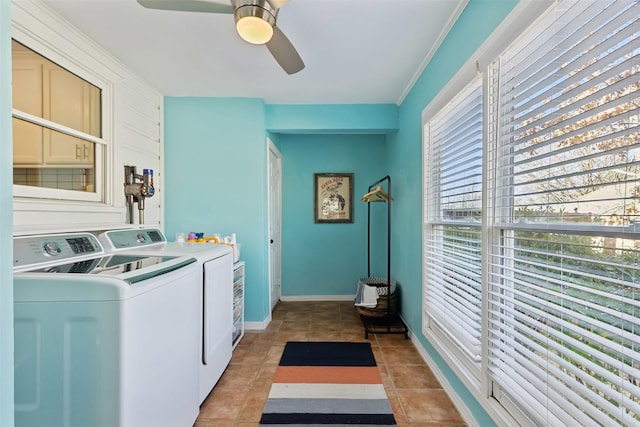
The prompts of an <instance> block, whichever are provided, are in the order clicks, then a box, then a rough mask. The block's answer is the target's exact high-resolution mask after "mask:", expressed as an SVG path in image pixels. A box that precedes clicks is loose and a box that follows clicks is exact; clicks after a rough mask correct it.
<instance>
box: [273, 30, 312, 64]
mask: <svg viewBox="0 0 640 427" xmlns="http://www.w3.org/2000/svg"><path fill="white" fill-rule="evenodd" d="M267 48H268V49H269V52H271V55H273V57H274V58H275V59H276V61H278V64H280V66H281V67H282V68H283V69H284V71H286V72H287V74H295V73H297V72H298V71H300V70H302V69H303V68H304V62H302V58H300V55H299V54H298V52H297V51H296V48H295V47H293V44H291V42H290V41H289V39H288V38H287V36H285V35H284V33H283V32H282V31H280V29H279V28H278V27H277V26H276V25H274V26H273V37H271V40H269V41H268V42H267Z"/></svg>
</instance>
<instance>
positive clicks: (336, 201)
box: [313, 173, 353, 224]
mask: <svg viewBox="0 0 640 427" xmlns="http://www.w3.org/2000/svg"><path fill="white" fill-rule="evenodd" d="M313 222H314V223H316V224H322V223H327V224H339V223H353V173H315V174H313Z"/></svg>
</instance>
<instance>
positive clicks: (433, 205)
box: [423, 78, 482, 377]
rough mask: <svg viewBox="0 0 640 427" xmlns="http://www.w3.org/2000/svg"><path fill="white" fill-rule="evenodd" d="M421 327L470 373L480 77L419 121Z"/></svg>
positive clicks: (476, 344) (477, 273) (477, 264)
mask: <svg viewBox="0 0 640 427" xmlns="http://www.w3.org/2000/svg"><path fill="white" fill-rule="evenodd" d="M423 164H424V167H425V169H424V191H425V195H426V197H425V205H424V236H423V242H424V254H423V256H424V260H425V261H424V266H423V268H424V271H423V280H424V282H425V292H424V308H425V315H426V319H427V321H426V323H425V326H424V328H425V329H427V330H428V331H430V332H432V333H435V334H438V335H440V336H441V337H442V339H443V340H445V341H446V342H447V344H445V345H447V346H448V347H450V348H452V349H453V351H455V352H457V353H459V354H460V358H461V359H462V360H463V363H465V364H467V365H468V367H469V368H468V369H470V370H471V374H472V375H473V376H476V377H477V376H478V374H479V373H478V368H479V362H480V339H481V314H482V313H481V304H480V298H481V280H480V279H481V250H480V243H481V229H480V220H481V214H482V81H481V79H480V78H477V79H476V80H475V81H474V82H472V83H471V84H470V85H469V86H468V87H467V88H466V89H464V90H463V91H462V92H461V93H460V94H459V96H457V97H456V98H455V99H454V100H452V101H451V102H450V103H449V104H448V105H447V106H445V107H444V108H443V109H442V110H441V111H440V112H439V113H438V114H436V115H435V116H434V117H433V118H432V119H431V120H430V121H429V122H428V123H427V124H426V126H425V139H424V163H423Z"/></svg>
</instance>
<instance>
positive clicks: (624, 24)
mask: <svg viewBox="0 0 640 427" xmlns="http://www.w3.org/2000/svg"><path fill="white" fill-rule="evenodd" d="M639 59H640V5H639V4H638V2H637V1H604V0H602V1H582V0H581V1H569V0H565V1H561V2H557V3H556V4H555V5H554V6H553V8H551V9H550V10H549V11H548V12H547V13H545V14H544V15H543V16H542V17H541V19H540V20H539V21H538V22H537V23H536V24H535V25H534V26H532V27H531V28H530V29H528V30H527V31H525V33H524V34H523V35H522V36H521V37H520V38H519V39H518V40H516V41H515V42H513V43H512V44H511V45H510V46H509V47H508V48H507V49H506V50H504V52H503V53H502V54H501V55H500V56H499V57H498V58H497V59H496V60H495V61H494V62H493V63H492V64H491V65H490V66H489V67H488V69H487V70H486V72H485V80H486V81H487V84H486V89H485V92H483V97H484V98H485V100H486V101H485V104H484V106H485V110H486V111H485V120H484V122H483V127H484V129H485V131H484V134H485V136H484V140H483V142H482V147H483V148H482V150H481V152H482V157H483V159H484V160H483V161H484V168H483V169H482V171H483V172H484V173H483V175H482V180H481V182H482V188H483V191H481V193H480V194H481V195H482V200H483V203H482V204H481V205H480V204H479V203H478V202H476V204H475V205H474V204H473V203H470V201H467V200H465V199H463V198H462V195H461V194H458V193H455V192H452V191H451V189H450V188H449V187H447V186H444V185H441V183H444V182H453V181H456V180H458V181H459V182H461V183H464V184H465V185H470V184H468V180H469V179H471V178H470V177H471V176H472V175H474V173H472V172H471V170H470V169H469V168H462V167H458V168H459V170H456V168H457V167H456V166H455V164H454V163H453V162H452V160H451V159H445V158H443V160H439V159H438V157H437V156H434V155H433V154H431V153H433V152H434V151H433V150H434V143H435V144H436V148H437V144H439V143H438V141H437V140H436V139H434V136H433V132H432V131H433V127H434V126H435V125H439V123H442V122H444V123H445V125H446V126H447V129H449V130H452V129H455V126H456V125H455V123H456V122H457V120H460V119H461V118H462V117H463V115H462V114H460V113H458V112H455V111H453V110H452V111H448V112H447V109H448V108H449V107H446V109H443V110H442V111H441V112H439V113H438V114H436V115H434V116H433V117H432V118H430V119H429V120H428V121H426V122H425V137H424V138H425V139H424V146H425V160H424V176H425V188H424V192H425V194H424V201H425V207H424V210H425V231H424V237H423V241H424V248H425V250H424V258H425V260H424V265H425V267H424V275H423V286H424V295H425V304H424V307H425V314H424V318H425V322H426V324H427V325H426V326H425V328H424V330H425V336H427V337H428V338H429V339H430V340H432V341H433V342H435V343H436V345H437V346H439V347H438V348H449V347H450V346H451V344H450V343H449V342H455V346H457V347H459V348H461V349H463V350H465V351H459V352H457V353H451V354H448V355H447V357H450V358H452V359H454V363H453V367H454V369H456V371H457V372H458V374H459V375H460V376H461V377H462V378H465V377H468V373H469V368H468V366H469V361H470V360H476V364H477V365H478V366H479V369H478V370H476V371H475V372H476V373H477V375H479V381H480V384H484V385H486V387H482V388H481V390H488V394H489V396H488V397H487V398H486V399H485V401H481V403H483V404H484V405H485V406H487V407H488V406H491V405H493V403H495V402H498V403H499V404H500V405H501V407H502V408H503V409H502V410H503V411H506V412H508V413H509V414H510V416H511V417H513V418H514V419H515V420H516V421H517V422H518V423H520V424H522V425H550V426H555V425H638V424H639V423H640V78H639V77H638V76H639V75H640V60H639ZM467 90H468V89H467ZM461 97H462V94H461V95H460V96H459V97H458V98H461ZM458 98H457V99H458ZM454 102H455V101H454ZM444 115H446V117H447V118H446V119H444V120H443V119H442V117H445V116H444ZM468 144H469V142H468V140H467V139H466V138H463V137H460V136H456V137H455V140H454V141H452V142H450V143H449V145H450V146H451V147H454V148H457V149H458V150H459V151H461V150H464V147H466V146H468ZM472 164H473V163H472V162H471V161H470V160H467V161H466V162H465V165H468V166H469V167H470V166H471V165H472ZM444 168H449V170H454V171H456V173H455V174H454V175H455V176H454V177H447V176H446V175H445V174H444V170H445V169H444ZM474 170H475V169H474ZM479 187H480V185H479V184H478V183H475V184H474V186H473V187H468V191H466V192H465V191H463V190H458V191H459V192H462V193H463V194H468V195H471V194H473V197H471V196H469V197H470V198H471V200H476V199H477V198H478V193H477V191H480V190H477V189H478V188H479ZM460 188H461V189H464V188H465V187H460ZM471 188H473V189H474V190H473V191H472V190H471ZM456 197H457V198H456ZM459 200H465V203H464V204H462V205H460V204H459V205H458V206H456V207H455V209H453V210H449V211H447V210H446V209H445V207H446V205H447V203H449V202H451V201H459ZM478 206H480V209H478ZM474 217H477V218H480V217H481V218H482V221H477V225H474V224H473V219H474ZM456 225H457V227H458V228H455V229H454V231H455V234H454V237H450V236H449V235H447V234H446V233H444V230H447V228H446V227H449V230H451V227H454V226H456ZM463 227H464V228H463ZM438 229H441V230H443V233H442V236H438V235H437V233H436V231H437V230H438ZM462 229H464V230H465V231H466V234H464V233H463V232H462ZM472 231H473V233H472ZM472 236H473V237H472ZM450 242H451V243H450ZM449 247H451V249H450V248H449ZM469 248H475V249H476V252H475V253H478V254H479V253H481V254H482V257H480V256H479V255H477V256H475V257H472V256H470V255H469V254H470V253H472V251H471V250H470V249H469ZM475 253H474V255H475ZM471 259H473V263H471V262H470V260H471ZM462 264H464V265H465V266H469V268H468V270H469V271H473V272H474V273H475V275H474V274H471V273H470V272H469V273H463V270H461V267H460V266H461V265H462ZM471 266H475V267H476V268H475V269H473V270H472V269H471V268H470V267H471ZM478 270H481V273H480V272H479V271H478ZM472 278H473V279H472ZM480 278H483V280H480ZM480 283H481V284H482V286H481V288H482V291H481V292H476V293H473V294H472V292H471V291H472V290H476V289H477V288H478V287H479V286H480V285H479V284H480ZM443 289H444V290H451V291H450V292H449V293H443V291H442V290H443ZM462 289H464V291H461V290H462ZM470 295H474V297H473V299H470ZM438 298H440V300H442V301H443V302H442V303H437V302H438V301H439V300H438ZM448 298H450V299H452V301H449V300H448ZM470 301H474V302H475V304H476V305H475V307H478V308H479V307H484V309H483V310H481V311H480V312H479V314H478V317H479V320H478V319H475V321H476V323H475V324H476V325H478V328H479V329H478V331H476V334H475V335H472V334H471V333H470V332H469V331H474V329H473V328H471V329H469V328H467V325H469V324H471V322H470V321H469V319H470V317H469V316H468V315H467V313H474V311H473V310H471V307H473V304H470ZM438 304H441V305H445V304H446V306H447V307H453V308H451V309H447V310H448V311H447V316H448V315H449V313H453V315H452V316H451V317H450V319H451V320H449V321H447V320H442V319H441V318H440V316H441V315H440V314H439V312H438V309H437V307H438ZM463 313H464V314H463ZM456 319H457V321H458V323H456ZM480 325H485V328H486V330H482V328H480ZM436 326H437V328H436ZM437 329H443V330H444V329H446V330H444V331H442V332H440V333H436V332H437ZM434 331H435V332H434ZM448 335H451V336H448ZM470 337H471V338H473V339H476V338H477V341H475V344H476V346H477V347H475V348H474V347H473V346H471V345H470V343H472V342H474V341H473V340H471V339H469V338H470ZM456 339H457V342H456ZM478 347H479V348H480V350H477V348H478ZM470 349H474V351H477V354H479V355H480V361H479V362H478V361H477V359H473V358H471V359H470V358H469V356H472V355H473V353H472V352H471V351H469V350H470ZM465 352H466V354H465ZM483 355H484V357H483ZM461 367H462V368H466V369H467V370H466V371H465V370H464V369H461ZM467 384H469V382H467ZM471 385H472V386H473V385H474V384H473V383H472V384H471ZM476 391H477V390H476ZM476 396H482V393H476Z"/></svg>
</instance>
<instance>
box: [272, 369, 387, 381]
mask: <svg viewBox="0 0 640 427" xmlns="http://www.w3.org/2000/svg"><path fill="white" fill-rule="evenodd" d="M273 382H274V383H307V384H322V383H324V384H381V383H382V378H381V377H380V371H378V367H376V366H371V367H369V366H278V368H277V370H276V374H275V376H274V378H273Z"/></svg>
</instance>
